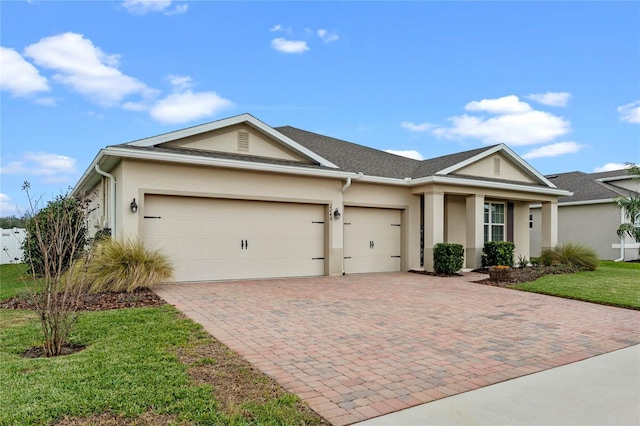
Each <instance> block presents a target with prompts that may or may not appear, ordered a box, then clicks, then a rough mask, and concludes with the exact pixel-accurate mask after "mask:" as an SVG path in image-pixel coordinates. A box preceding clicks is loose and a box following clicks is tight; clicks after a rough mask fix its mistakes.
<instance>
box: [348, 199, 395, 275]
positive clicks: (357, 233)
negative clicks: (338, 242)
mask: <svg viewBox="0 0 640 426" xmlns="http://www.w3.org/2000/svg"><path fill="white" fill-rule="evenodd" d="M401 228H402V226H401V211H400V210H395V209H379V208H365V207H345V209H344V271H345V273H360V272H395V271H400V260H401V257H400V230H401Z"/></svg>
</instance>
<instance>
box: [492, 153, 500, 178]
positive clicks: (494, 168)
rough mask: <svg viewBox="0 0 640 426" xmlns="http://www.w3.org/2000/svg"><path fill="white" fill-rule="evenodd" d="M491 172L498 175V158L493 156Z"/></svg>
mask: <svg viewBox="0 0 640 426" xmlns="http://www.w3.org/2000/svg"><path fill="white" fill-rule="evenodd" d="M493 174H494V175H496V176H499V175H500V158H498V157H494V158H493Z"/></svg>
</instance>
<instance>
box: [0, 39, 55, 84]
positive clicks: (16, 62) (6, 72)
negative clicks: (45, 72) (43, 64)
mask: <svg viewBox="0 0 640 426" xmlns="http://www.w3.org/2000/svg"><path fill="white" fill-rule="evenodd" d="M0 69H2V72H1V73H0V88H1V89H2V90H6V91H8V92H10V93H11V94H12V95H13V96H29V95H33V94H34V93H39V92H47V91H49V90H50V89H49V85H48V84H47V79H46V78H45V77H43V76H41V75H40V73H39V72H38V70H37V68H36V67H34V66H33V65H31V64H30V63H29V62H27V61H26V60H25V59H24V58H23V57H22V55H20V54H19V53H18V52H16V51H15V50H14V49H10V48H7V47H1V46H0Z"/></svg>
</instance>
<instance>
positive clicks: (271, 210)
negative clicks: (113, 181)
mask: <svg viewBox="0 0 640 426" xmlns="http://www.w3.org/2000/svg"><path fill="white" fill-rule="evenodd" d="M144 209H145V213H144V214H145V216H159V217H161V219H145V243H146V244H147V245H149V246H151V247H156V248H159V249H161V250H162V251H163V252H164V253H165V254H167V256H168V257H169V258H170V259H171V261H172V262H173V264H174V268H175V273H174V275H175V279H176V281H207V280H221V279H242V278H262V277H286V276H311V275H323V274H324V261H322V260H320V261H317V260H316V261H312V258H314V257H323V253H324V225H323V224H320V225H318V224H314V223H313V222H314V221H321V220H322V217H323V212H324V208H323V207H322V206H320V205H308V204H294V203H276V202H263V201H246V200H227V199H205V198H195V197H178V196H160V195H148V196H147V197H146V198H145V206H144ZM245 241H246V243H247V244H248V246H245V245H244V242H245Z"/></svg>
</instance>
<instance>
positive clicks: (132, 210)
mask: <svg viewBox="0 0 640 426" xmlns="http://www.w3.org/2000/svg"><path fill="white" fill-rule="evenodd" d="M129 207H131V213H136V212H137V211H138V205H137V204H136V199H135V198H134V199H133V201H132V202H131V204H129Z"/></svg>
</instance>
